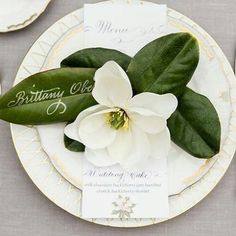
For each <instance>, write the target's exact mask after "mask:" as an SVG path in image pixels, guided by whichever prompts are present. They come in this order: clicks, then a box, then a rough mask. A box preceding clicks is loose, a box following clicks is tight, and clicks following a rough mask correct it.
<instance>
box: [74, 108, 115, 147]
mask: <svg viewBox="0 0 236 236" xmlns="http://www.w3.org/2000/svg"><path fill="white" fill-rule="evenodd" d="M111 110H112V109H110V110H103V111H100V112H97V113H94V114H92V115H89V116H87V117H86V118H84V119H83V120H82V121H81V122H80V125H79V130H78V132H79V137H80V139H81V141H82V143H83V144H84V145H85V146H87V147H89V148H92V149H99V148H105V147H107V146H108V145H110V144H111V143H112V142H113V141H114V139H115V137H116V133H117V130H115V129H113V128H111V127H110V125H109V124H108V121H107V117H106V116H107V113H108V112H110V111H111Z"/></svg>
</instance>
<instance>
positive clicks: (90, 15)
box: [82, 4, 168, 218]
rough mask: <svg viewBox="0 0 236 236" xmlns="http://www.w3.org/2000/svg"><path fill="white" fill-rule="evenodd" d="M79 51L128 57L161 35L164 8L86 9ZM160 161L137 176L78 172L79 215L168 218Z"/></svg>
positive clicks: (120, 171)
mask: <svg viewBox="0 0 236 236" xmlns="http://www.w3.org/2000/svg"><path fill="white" fill-rule="evenodd" d="M84 24H85V42H84V43H85V47H89V48H90V47H104V48H111V49H116V50H119V51H122V52H123V53H126V54H128V55H130V56H133V55H134V54H136V53H137V51H138V50H140V49H141V48H142V47H143V46H144V45H145V44H147V43H149V42H150V41H152V40H154V39H155V38H157V37H160V36H162V35H163V34H164V33H165V32H166V6H165V5H156V6H153V5H152V6H148V5H145V6H144V5H140V4H130V5H123V4H106V5H104V4H103V5H100V4H86V5H85V7H84ZM166 162H167V161H166V158H163V159H160V160H152V161H151V162H149V163H144V164H145V166H143V167H142V168H141V169H139V170H135V171H132V170H128V171H127V170H124V168H122V167H121V166H119V165H115V166H112V167H101V168H98V167H95V166H94V165H92V164H90V163H88V162H87V161H85V163H84V167H83V201H82V215H83V217H85V218H150V217H155V218H157V217H158V218H165V217H168V190H167V189H168V186H167V175H166V169H167V163H166Z"/></svg>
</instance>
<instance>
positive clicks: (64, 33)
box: [11, 2, 236, 227]
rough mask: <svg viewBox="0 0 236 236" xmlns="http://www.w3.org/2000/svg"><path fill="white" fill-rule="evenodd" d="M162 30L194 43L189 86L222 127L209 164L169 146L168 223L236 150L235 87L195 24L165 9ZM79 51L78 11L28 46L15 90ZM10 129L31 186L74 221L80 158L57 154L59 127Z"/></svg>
mask: <svg viewBox="0 0 236 236" xmlns="http://www.w3.org/2000/svg"><path fill="white" fill-rule="evenodd" d="M101 4H111V2H106V3H101ZM127 4H130V2H129V3H127ZM139 4H154V3H148V2H139ZM168 30H169V32H179V31H187V32H190V33H191V34H193V35H194V36H195V37H196V38H197V39H198V41H199V43H200V55H201V56H200V63H199V66H198V68H197V70H196V72H195V74H194V76H193V79H192V81H191V83H190V84H189V86H190V87H191V88H194V90H195V91H197V92H200V93H201V94H204V95H206V96H207V97H208V98H209V99H210V100H211V102H212V103H213V104H214V106H215V107H216V109H217V111H218V113H219V117H220V120H221V124H222V138H221V144H222V145H221V151H220V153H219V154H218V155H216V156H215V157H214V158H213V159H211V160H209V161H206V160H199V159H196V158H193V157H191V156H190V155H188V154H187V153H185V152H184V151H183V150H180V149H179V148H177V147H176V146H175V145H174V144H173V147H172V150H171V153H170V156H169V157H168V168H169V186H170V189H169V193H170V195H172V196H170V197H169V202H170V217H169V218H173V217H175V216H177V215H179V214H181V213H183V212H184V211H186V210H187V209H189V208H191V207H192V206H194V205H195V204H196V203H197V202H199V201H200V200H201V199H202V198H204V197H205V196H206V195H207V194H208V193H209V192H210V191H211V190H212V189H213V188H214V186H215V185H216V184H217V183H218V182H219V180H220V179H221V178H222V176H223V175H224V173H225V171H226V170H227V168H228V166H229V164H230V162H231V160H232V158H233V154H234V152H235V147H236V128H235V122H236V118H235V109H236V107H235V101H236V93H235V89H236V83H235V77H234V74H233V71H232V69H231V67H230V65H229V63H228V61H227V59H226V58H225V56H224V55H223V53H222V51H221V49H220V48H219V47H218V46H217V44H216V43H215V41H214V40H213V39H212V38H211V37H210V36H209V35H208V34H207V33H206V32H205V31H204V30H203V29H202V28H200V27H199V26H198V25H197V24H195V23H194V22H192V21H191V20H190V19H188V18H186V17H185V16H183V15H181V14H180V13H178V12H176V11H174V10H171V9H169V10H168ZM81 48H83V9H79V10H77V11H75V12H72V13H70V14H69V15H67V16H65V17H64V18H62V19H61V20H59V21H58V22H56V23H55V24H54V25H53V26H51V27H50V28H49V29H48V30H47V31H45V33H44V34H43V35H42V36H41V37H40V38H39V39H38V40H37V41H36V42H35V43H34V45H33V46H32V48H31V49H30V50H29V52H28V53H27V55H26V57H25V59H24V60H23V62H22V64H21V66H20V68H19V71H18V73H17V76H16V80H15V84H16V83H18V82H20V81H21V80H23V79H24V78H26V77H28V76H29V75H31V74H34V73H36V72H39V71H42V70H46V69H51V68H55V67H59V64H60V61H61V60H62V59H63V58H64V57H66V56H68V55H70V54H71V53H73V52H75V51H77V50H79V49H81ZM11 127H12V137H13V140H14V144H15V147H16V150H17V153H18V156H19V158H20V160H21V162H22V165H23V166H24V168H25V170H26V172H27V173H28V174H29V176H30V178H31V179H32V180H33V182H34V183H35V184H36V185H37V186H38V188H39V189H40V190H41V191H42V192H43V193H44V194H45V195H46V196H47V197H48V198H49V199H51V200H52V201H53V202H55V203H56V204H57V205H59V206H60V207H62V208H63V209H65V210H66V211H68V212H70V213H71V214H73V215H75V216H78V217H80V216H81V212H80V204H81V195H82V194H81V190H80V189H79V188H80V187H81V171H80V170H81V161H82V158H83V154H78V153H72V152H69V151H67V150H66V149H63V142H62V141H63V136H62V135H63V127H64V124H57V125H48V126H41V127H38V130H39V133H40V136H39V133H38V131H37V129H36V128H35V127H26V126H20V125H12V126H11ZM52 130H53V132H52ZM40 140H41V141H40ZM50 143H51V145H49V144H50ZM52 143H53V144H54V145H52ZM58 147H59V148H58ZM44 149H45V150H46V152H45V151H44ZM48 154H49V155H48ZM59 172H60V173H59ZM180 192H181V193H180ZM178 193H180V194H178ZM101 204H102V203H101ZM89 220H90V221H93V222H95V223H99V224H103V225H111V226H117V227H137V226H144V225H150V224H154V223H158V222H161V221H164V220H167V219H127V220H124V219H123V220H119V219H89Z"/></svg>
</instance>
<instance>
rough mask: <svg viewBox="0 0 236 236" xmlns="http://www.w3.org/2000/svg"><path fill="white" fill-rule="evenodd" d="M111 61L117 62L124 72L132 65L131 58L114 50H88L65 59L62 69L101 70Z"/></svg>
mask: <svg viewBox="0 0 236 236" xmlns="http://www.w3.org/2000/svg"><path fill="white" fill-rule="evenodd" d="M110 60H113V61H115V62H116V63H118V64H119V65H120V66H121V67H122V68H123V69H124V70H126V69H127V67H128V65H129V63H130V60H131V57H129V56H128V55H126V54H124V53H122V52H119V51H117V50H113V49H107V48H87V49H83V50H80V51H78V52H76V53H74V54H72V55H70V56H68V57H67V58H65V59H64V60H63V61H62V62H61V67H89V68H100V67H102V66H103V65H104V64H105V63H106V62H107V61H110Z"/></svg>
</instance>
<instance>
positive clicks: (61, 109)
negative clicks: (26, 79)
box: [7, 80, 93, 116]
mask: <svg viewBox="0 0 236 236" xmlns="http://www.w3.org/2000/svg"><path fill="white" fill-rule="evenodd" d="M34 87H35V85H33V88H34ZM92 90H93V84H91V82H90V80H85V81H83V82H77V83H74V84H72V85H71V86H70V88H69V94H70V95H75V94H79V93H82V94H83V93H90V92H91V91H92ZM64 94H65V90H61V88H60V87H55V88H51V89H46V90H44V89H41V90H36V91H30V92H28V91H27V92H26V91H23V90H22V91H19V92H18V93H17V94H16V95H15V99H14V100H11V101H10V102H8V104H7V107H9V108H10V107H14V106H19V105H24V104H31V103H36V102H42V101H47V100H55V99H58V100H57V101H55V102H53V103H51V104H50V105H49V106H48V107H47V109H46V113H47V115H49V116H50V115H53V114H55V113H58V114H64V113H65V112H66V110H67V106H66V104H65V103H64V102H63V101H62V98H63V96H64Z"/></svg>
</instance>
